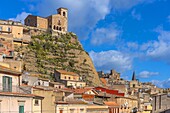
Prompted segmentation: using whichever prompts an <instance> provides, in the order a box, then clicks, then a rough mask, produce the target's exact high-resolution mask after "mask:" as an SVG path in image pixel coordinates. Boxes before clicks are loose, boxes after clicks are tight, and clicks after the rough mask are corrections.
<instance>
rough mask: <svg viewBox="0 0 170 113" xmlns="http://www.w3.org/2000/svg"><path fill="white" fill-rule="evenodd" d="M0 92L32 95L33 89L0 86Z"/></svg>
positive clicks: (17, 86)
mask: <svg viewBox="0 0 170 113" xmlns="http://www.w3.org/2000/svg"><path fill="white" fill-rule="evenodd" d="M0 92H12V93H25V94H30V93H31V87H28V86H19V85H12V87H3V85H2V84H0Z"/></svg>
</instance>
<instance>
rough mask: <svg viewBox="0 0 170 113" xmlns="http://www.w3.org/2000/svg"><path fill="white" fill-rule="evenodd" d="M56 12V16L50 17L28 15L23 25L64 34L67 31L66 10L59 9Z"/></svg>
mask: <svg viewBox="0 0 170 113" xmlns="http://www.w3.org/2000/svg"><path fill="white" fill-rule="evenodd" d="M57 12H58V14H54V15H50V16H48V17H40V16H34V15H28V16H27V17H26V19H25V25H26V26H32V27H37V28H40V29H48V30H49V31H51V32H52V33H55V32H62V33H65V32H67V29H68V27H67V24H68V18H67V14H68V10H67V9H66V8H59V9H57Z"/></svg>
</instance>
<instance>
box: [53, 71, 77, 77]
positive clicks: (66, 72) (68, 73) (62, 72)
mask: <svg viewBox="0 0 170 113" xmlns="http://www.w3.org/2000/svg"><path fill="white" fill-rule="evenodd" d="M56 71H57V72H58V73H61V74H67V75H74V76H78V74H77V73H74V72H68V71H65V70H56Z"/></svg>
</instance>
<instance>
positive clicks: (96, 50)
mask: <svg viewBox="0 0 170 113" xmlns="http://www.w3.org/2000/svg"><path fill="white" fill-rule="evenodd" d="M59 7H66V8H68V10H69V31H72V32H75V33H76V34H77V35H78V37H79V40H80V41H81V43H82V44H83V47H84V48H85V50H86V51H88V52H89V54H90V56H91V58H92V59H93V61H94V64H95V67H96V69H97V70H98V71H99V70H103V71H105V72H109V70H110V69H115V70H116V71H118V72H120V73H121V76H122V77H123V78H125V79H131V75H132V72H133V71H135V72H136V75H137V78H138V79H139V80H140V81H143V82H147V81H150V82H153V83H155V84H156V85H157V86H159V87H170V74H169V70H170V59H169V57H170V1H169V0H74V3H73V0H6V1H5V0H3V1H1V4H0V19H12V20H18V21H22V22H23V20H24V18H25V17H26V16H27V15H28V14H33V15H39V16H44V17H45V16H48V15H51V14H55V13H56V9H57V8H59Z"/></svg>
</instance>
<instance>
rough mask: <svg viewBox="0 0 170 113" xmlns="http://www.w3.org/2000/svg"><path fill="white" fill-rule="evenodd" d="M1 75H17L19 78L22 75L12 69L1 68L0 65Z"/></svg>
mask: <svg viewBox="0 0 170 113" xmlns="http://www.w3.org/2000/svg"><path fill="white" fill-rule="evenodd" d="M0 73H5V74H11V75H17V76H20V75H21V72H19V71H17V70H14V69H11V68H8V67H4V66H1V65H0Z"/></svg>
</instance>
